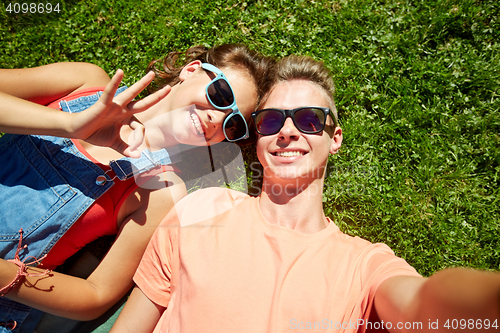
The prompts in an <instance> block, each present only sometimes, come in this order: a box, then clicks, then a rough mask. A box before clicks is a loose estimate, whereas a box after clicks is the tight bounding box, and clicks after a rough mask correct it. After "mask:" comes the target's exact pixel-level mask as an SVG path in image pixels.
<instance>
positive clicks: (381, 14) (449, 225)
mask: <svg viewBox="0 0 500 333" xmlns="http://www.w3.org/2000/svg"><path fill="white" fill-rule="evenodd" d="M50 2H51V3H53V4H55V3H56V1H54V0H50ZM8 3H9V2H8V1H6V2H4V4H3V6H5V5H6V4H8ZM3 8H5V7H3ZM3 8H2V12H1V13H0V34H1V37H0V49H1V50H2V52H1V53H0V67H4V68H16V67H32V66H38V65H43V64H47V63H52V62H57V61H87V62H92V63H94V64H97V65H99V66H101V67H103V68H104V69H105V70H106V71H108V72H109V73H110V74H111V73H114V72H115V71H116V69H117V68H122V69H124V70H125V73H126V79H125V82H126V83H127V84H130V83H132V82H134V81H135V80H136V79H137V78H138V77H140V76H141V75H142V74H143V73H144V69H145V67H146V65H147V63H148V62H149V61H150V60H152V59H154V58H158V57H161V56H163V55H164V54H166V53H167V52H168V51H171V50H183V49H186V48H187V47H189V46H192V45H196V44H203V45H207V46H211V45H214V44H221V43H228V42H240V43H247V44H249V45H251V47H252V48H254V49H256V50H258V51H261V52H262V53H264V54H267V55H272V56H277V57H281V56H285V55H288V54H292V53H295V54H306V55H311V56H313V57H315V58H316V59H321V60H323V61H324V62H325V64H326V65H327V66H328V67H329V68H330V69H331V70H332V72H333V73H334V75H335V82H336V85H337V94H336V101H337V105H338V108H339V110H340V112H341V124H342V127H343V129H344V146H343V147H342V149H341V151H340V153H339V154H338V155H337V156H335V157H332V158H331V162H330V172H329V176H328V178H327V180H326V185H325V196H324V208H325V212H326V214H327V215H329V216H330V217H332V218H333V219H334V220H335V221H336V222H337V223H338V225H339V226H340V227H341V228H342V230H344V231H345V232H347V233H349V234H351V235H357V236H360V237H363V238H367V239H369V240H371V241H381V242H385V243H387V244H388V245H389V246H390V247H391V248H392V249H393V250H394V251H395V252H396V253H397V254H398V255H400V256H402V257H404V258H405V259H407V260H408V261H409V262H410V263H411V264H412V265H413V266H414V267H415V268H416V269H417V270H418V271H419V272H420V273H422V274H425V275H428V274H431V273H432V272H434V271H436V270H437V269H441V268H444V267H450V266H456V265H464V266H471V267H476V268H484V269H491V270H499V269H500V241H499V240H500V209H499V206H500V200H499V187H500V186H499V185H500V179H499V178H500V134H499V133H500V116H499V109H500V98H499V95H500V89H499V88H500V4H499V2H498V1H497V0H485V1H480V0H477V1H472V0H448V1H438V0H426V1H423V0H420V1H419V0H416V1H409V0H400V1H367V0H352V1H346V0H341V1H333V2H332V1H324V0H314V1H306V0H296V1H292V0H282V1H247V2H240V1H232V0H230V1H220V0H213V1H199V0H195V1H185V2H184V1H173V0H172V1H160V0H155V1H150V0H146V1H106V0H104V1H88V0H84V1H64V4H61V9H62V11H61V12H60V13H58V14H50V15H40V14H25V15H20V14H17V15H14V14H9V13H7V12H5V10H4V9H3ZM248 156H252V154H248Z"/></svg>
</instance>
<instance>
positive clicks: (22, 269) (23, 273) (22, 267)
mask: <svg viewBox="0 0 500 333" xmlns="http://www.w3.org/2000/svg"><path fill="white" fill-rule="evenodd" d="M19 234H20V236H19V244H18V245H17V250H16V254H15V256H14V259H9V260H7V261H10V262H13V263H14V264H16V265H17V266H18V267H19V269H18V271H17V274H16V277H15V278H14V280H12V282H11V283H9V284H8V285H7V286H5V287H3V288H2V289H0V296H1V297H3V296H5V295H7V294H8V293H9V292H11V291H12V290H14V289H15V288H16V287H17V285H18V284H19V283H20V282H22V281H23V280H24V279H25V278H26V277H27V276H30V277H39V276H45V275H49V274H50V272H51V270H50V269H46V270H45V271H44V272H43V273H39V274H35V273H28V270H27V269H28V267H29V266H28V265H33V264H39V263H40V261H42V260H43V259H44V258H45V256H43V257H42V258H40V259H36V258H35V257H33V256H30V257H26V258H25V259H24V260H23V261H21V259H20V258H19V252H20V251H21V250H22V249H25V248H26V247H27V245H24V246H22V245H21V244H22V242H23V229H22V228H21V230H19ZM28 258H35V260H34V261H32V262H30V263H27V264H26V263H25V261H26V259H28Z"/></svg>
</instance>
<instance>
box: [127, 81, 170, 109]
mask: <svg viewBox="0 0 500 333" xmlns="http://www.w3.org/2000/svg"><path fill="white" fill-rule="evenodd" d="M170 90H172V87H171V86H169V85H167V86H165V87H163V88H161V89H160V90H158V91H156V92H155V93H153V94H151V95H149V96H147V97H145V98H143V99H141V100H139V101H135V102H130V103H129V104H128V109H129V110H130V111H131V112H132V113H136V112H141V111H144V110H147V109H149V108H150V107H152V106H153V105H155V104H156V103H158V102H159V101H161V100H162V99H163V98H165V96H167V95H168V93H169V92H170Z"/></svg>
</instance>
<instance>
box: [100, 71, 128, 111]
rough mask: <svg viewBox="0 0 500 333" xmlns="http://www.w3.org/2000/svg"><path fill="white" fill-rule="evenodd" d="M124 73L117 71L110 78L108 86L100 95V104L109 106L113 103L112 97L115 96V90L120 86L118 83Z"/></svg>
mask: <svg viewBox="0 0 500 333" xmlns="http://www.w3.org/2000/svg"><path fill="white" fill-rule="evenodd" d="M123 76H124V73H123V71H122V70H121V69H118V70H117V71H116V73H115V75H113V77H112V78H111V81H109V83H108V85H107V86H106V88H105V89H104V91H103V92H102V95H101V98H100V100H101V102H102V103H103V104H105V105H108V104H110V103H111V102H112V101H113V97H114V96H115V94H116V90H117V89H118V87H119V86H120V83H121V82H122V80H123Z"/></svg>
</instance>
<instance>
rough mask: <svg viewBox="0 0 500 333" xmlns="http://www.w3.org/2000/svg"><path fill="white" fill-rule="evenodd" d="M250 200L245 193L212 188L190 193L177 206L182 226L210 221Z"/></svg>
mask: <svg viewBox="0 0 500 333" xmlns="http://www.w3.org/2000/svg"><path fill="white" fill-rule="evenodd" d="M247 198H249V195H248V194H246V193H243V192H239V191H235V190H232V189H228V188H222V187H210V188H205V189H200V190H197V191H195V192H193V193H190V194H189V195H187V196H186V197H184V198H183V199H182V200H180V201H179V202H178V203H177V204H176V205H175V209H176V211H177V215H178V218H179V222H180V225H181V226H186V225H190V224H194V223H198V222H201V221H205V220H208V219H210V218H213V217H215V216H217V215H220V214H222V213H224V212H226V211H228V210H230V209H232V208H234V207H235V206H236V205H238V204H239V203H241V202H242V201H243V200H245V199H247Z"/></svg>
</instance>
